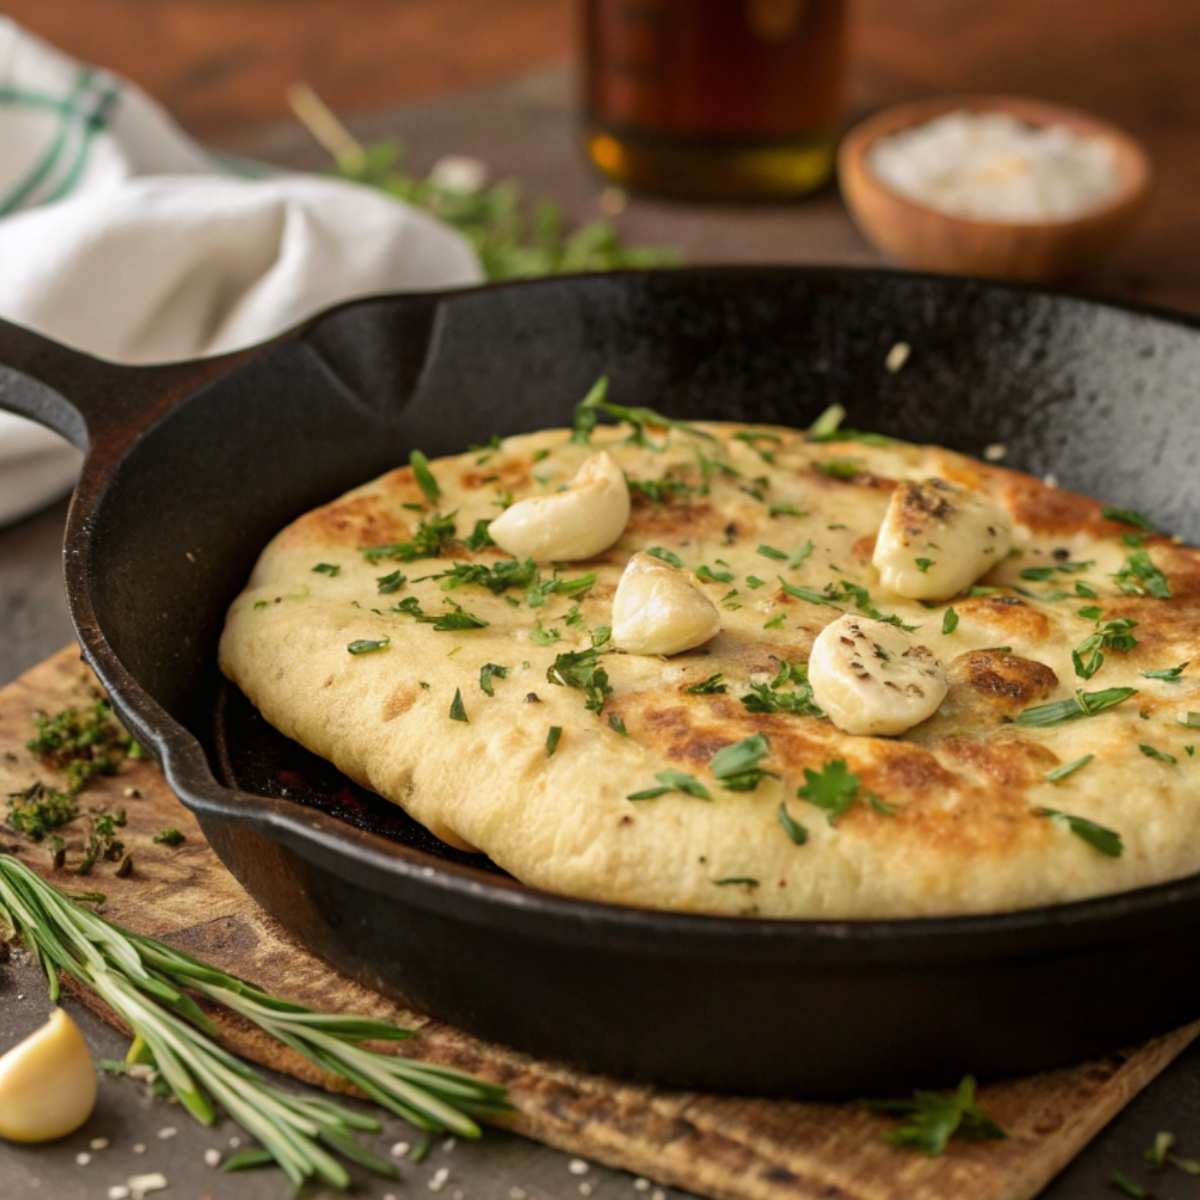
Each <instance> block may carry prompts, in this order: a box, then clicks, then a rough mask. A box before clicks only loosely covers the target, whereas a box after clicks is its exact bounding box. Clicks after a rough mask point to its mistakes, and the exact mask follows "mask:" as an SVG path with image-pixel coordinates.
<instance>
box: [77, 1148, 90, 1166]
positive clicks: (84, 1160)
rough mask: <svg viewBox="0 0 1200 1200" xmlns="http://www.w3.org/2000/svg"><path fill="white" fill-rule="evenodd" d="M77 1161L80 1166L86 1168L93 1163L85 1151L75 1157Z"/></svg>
mask: <svg viewBox="0 0 1200 1200" xmlns="http://www.w3.org/2000/svg"><path fill="white" fill-rule="evenodd" d="M75 1161H76V1163H78V1165H79V1166H81V1167H86V1166H87V1165H88V1163H90V1162H91V1161H92V1156H91V1155H90V1154H88V1152H87V1151H86V1150H83V1151H81V1152H80V1153H79V1154H77V1155H75Z"/></svg>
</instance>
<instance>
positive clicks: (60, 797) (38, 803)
mask: <svg viewBox="0 0 1200 1200" xmlns="http://www.w3.org/2000/svg"><path fill="white" fill-rule="evenodd" d="M77 816H79V802H78V801H77V800H76V799H75V798H74V796H70V795H68V794H67V793H66V792H59V791H56V790H55V789H54V788H49V787H47V786H46V785H45V784H44V783H33V784H30V785H29V787H27V788H26V789H25V790H24V791H23V792H13V793H12V794H11V795H10V796H9V797H8V817H7V822H8V825H9V827H10V828H11V829H15V830H16V831H17V832H18V833H23V834H24V835H25V836H26V837H27V838H29V840H30V841H33V842H40V841H41V840H42V839H43V838H44V837H45V836H46V834H48V833H49V832H50V831H51V830H52V829H58V828H60V827H61V826H63V825H68V824H70V822H72V821H73V820H75V818H76V817H77Z"/></svg>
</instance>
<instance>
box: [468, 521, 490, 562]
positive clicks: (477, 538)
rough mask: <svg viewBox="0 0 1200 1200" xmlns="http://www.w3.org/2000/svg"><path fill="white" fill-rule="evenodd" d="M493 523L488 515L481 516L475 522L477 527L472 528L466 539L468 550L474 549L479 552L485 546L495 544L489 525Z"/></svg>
mask: <svg viewBox="0 0 1200 1200" xmlns="http://www.w3.org/2000/svg"><path fill="white" fill-rule="evenodd" d="M489 525H491V521H489V520H488V519H487V518H486V517H480V518H479V520H478V521H476V522H475V528H474V529H472V530H471V533H470V535H469V536H468V537H467V539H466V546H467V549H468V550H473V551H475V552H476V553H478V552H479V551H480V550H482V549H483V548H484V547H485V546H494V545H495V544H496V543H495V542H494V541H492V535H491V534H490V533H489V532H488V526H489Z"/></svg>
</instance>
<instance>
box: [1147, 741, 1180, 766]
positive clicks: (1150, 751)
mask: <svg viewBox="0 0 1200 1200" xmlns="http://www.w3.org/2000/svg"><path fill="white" fill-rule="evenodd" d="M1138 749H1139V750H1140V751H1141V752H1142V753H1143V754H1144V755H1145V756H1146V757H1147V758H1152V759H1154V760H1155V762H1160V763H1166V764H1167V765H1168V766H1171V767H1174V766H1177V765H1178V763H1179V759H1177V758H1176V757H1175V755H1173V754H1168V753H1167V752H1166V751H1165V750H1159V749H1157V748H1156V747H1155V746H1151V745H1150V744H1149V743H1148V742H1139V743H1138Z"/></svg>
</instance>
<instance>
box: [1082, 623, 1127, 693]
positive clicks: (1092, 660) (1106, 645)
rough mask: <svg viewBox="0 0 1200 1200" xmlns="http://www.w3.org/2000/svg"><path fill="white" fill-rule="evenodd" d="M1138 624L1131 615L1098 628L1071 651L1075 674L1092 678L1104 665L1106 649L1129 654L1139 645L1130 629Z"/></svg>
mask: <svg viewBox="0 0 1200 1200" xmlns="http://www.w3.org/2000/svg"><path fill="white" fill-rule="evenodd" d="M1136 625H1137V622H1136V621H1133V620H1131V619H1130V618H1129V617H1117V618H1115V619H1114V620H1112V621H1108V622H1107V623H1106V624H1105V625H1104V626H1102V627H1101V628H1099V629H1097V630H1096V631H1095V632H1094V633H1093V634H1092V635H1091V636H1090V637H1087V638H1085V639H1084V640H1083V641H1082V642H1080V644H1079V645H1078V646H1076V647H1075V649H1074V650H1072V651H1071V661H1072V662H1073V663H1074V664H1075V674H1076V675H1078V676H1079V677H1080V678H1081V679H1091V677H1092V676H1093V675H1095V674H1096V672H1097V671H1098V670H1100V668H1101V667H1102V666H1103V665H1104V650H1105V649H1111V650H1118V651H1120V652H1121V653H1123V654H1127V653H1128V652H1129V651H1130V650H1132V649H1133V648H1134V647H1135V646H1136V645H1137V638H1135V637H1134V636H1133V634H1131V633H1130V632H1129V631H1130V630H1131V629H1133V628H1134V627H1135V626H1136Z"/></svg>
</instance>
